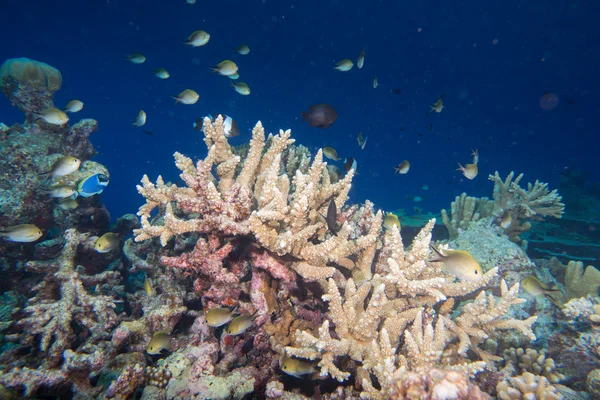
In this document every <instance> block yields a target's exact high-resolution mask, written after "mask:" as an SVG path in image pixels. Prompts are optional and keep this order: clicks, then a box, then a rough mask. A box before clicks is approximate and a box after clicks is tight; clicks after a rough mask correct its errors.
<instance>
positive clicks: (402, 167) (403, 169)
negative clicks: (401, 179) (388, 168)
mask: <svg viewBox="0 0 600 400" xmlns="http://www.w3.org/2000/svg"><path fill="white" fill-rule="evenodd" d="M409 169H410V162H409V161H408V160H404V161H402V162H401V163H400V164H398V165H396V166H395V167H394V174H401V175H404V174H407V173H408V170H409Z"/></svg>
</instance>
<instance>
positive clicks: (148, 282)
mask: <svg viewBox="0 0 600 400" xmlns="http://www.w3.org/2000/svg"><path fill="white" fill-rule="evenodd" d="M144 290H145V291H146V294H147V295H148V296H150V297H153V296H155V295H156V291H155V290H154V286H153V285H152V279H150V278H148V276H146V279H145V280H144Z"/></svg>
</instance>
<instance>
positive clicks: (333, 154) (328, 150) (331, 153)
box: [323, 147, 341, 161]
mask: <svg viewBox="0 0 600 400" xmlns="http://www.w3.org/2000/svg"><path fill="white" fill-rule="evenodd" d="M323 154H324V155H325V157H327V158H329V159H330V160H334V161H340V160H341V158H340V156H338V153H337V151H335V149H334V148H333V147H324V148H323Z"/></svg>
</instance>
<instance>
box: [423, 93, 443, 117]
mask: <svg viewBox="0 0 600 400" xmlns="http://www.w3.org/2000/svg"><path fill="white" fill-rule="evenodd" d="M443 98H444V95H441V96H440V97H439V98H438V99H437V101H436V102H435V103H433V104H430V105H429V107H430V109H429V112H428V113H427V115H429V114H431V113H432V112H435V113H441V112H442V110H443V109H444V100H443Z"/></svg>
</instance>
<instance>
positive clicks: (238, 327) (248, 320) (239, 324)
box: [227, 310, 258, 336]
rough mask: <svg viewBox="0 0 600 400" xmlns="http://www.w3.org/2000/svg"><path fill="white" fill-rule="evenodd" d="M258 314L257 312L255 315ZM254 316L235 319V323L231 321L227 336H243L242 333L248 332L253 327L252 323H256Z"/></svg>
mask: <svg viewBox="0 0 600 400" xmlns="http://www.w3.org/2000/svg"><path fill="white" fill-rule="evenodd" d="M257 312H258V310H257V311H255V312H254V314H256V313H257ZM254 314H252V315H250V316H248V315H240V316H239V317H235V318H234V319H233V321H231V322H230V323H229V325H228V326H227V334H228V335H232V336H235V335H241V334H242V333H244V332H246V330H248V328H250V327H251V326H252V323H253V322H254V320H253V318H252V317H254Z"/></svg>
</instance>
